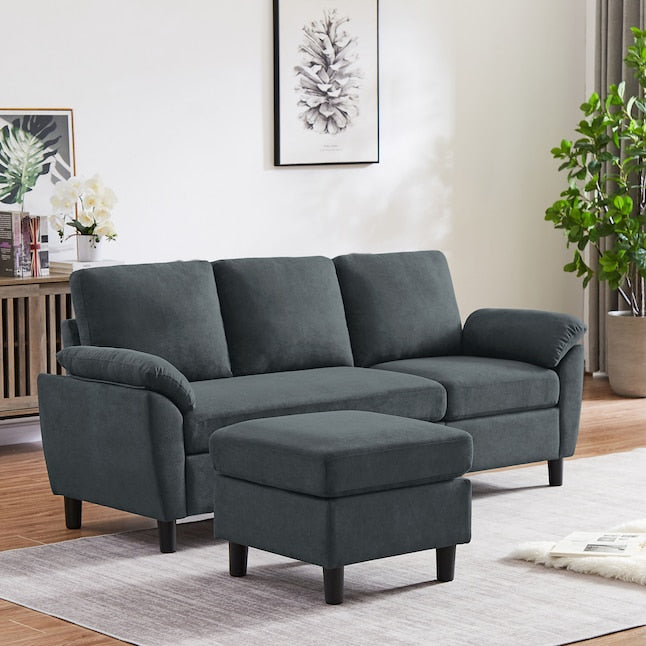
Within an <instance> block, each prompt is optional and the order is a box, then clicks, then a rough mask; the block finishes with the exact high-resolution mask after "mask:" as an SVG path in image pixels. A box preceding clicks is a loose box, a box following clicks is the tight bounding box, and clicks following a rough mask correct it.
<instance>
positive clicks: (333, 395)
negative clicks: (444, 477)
mask: <svg viewBox="0 0 646 646" xmlns="http://www.w3.org/2000/svg"><path fill="white" fill-rule="evenodd" d="M191 386H192V388H193V391H194V392H195V397H196V404H195V408H194V409H193V410H191V411H189V412H188V413H187V414H186V415H185V417H184V436H185V442H186V451H187V453H189V454H195V453H203V452H207V451H208V446H209V445H208V442H209V437H210V436H211V433H213V431H216V430H217V429H219V428H222V427H223V426H227V425H229V424H235V423H236V422H242V421H245V420H248V419H258V418H262V417H276V416H278V415H293V414H297V413H314V412H318V411H325V410H343V409H348V410H367V411H373V412H376V413H387V414H390V415H400V416H402V417H411V418H414V419H421V420H428V421H433V420H438V419H442V417H443V416H444V413H445V412H446V391H445V390H444V388H443V387H442V386H441V385H440V384H438V383H436V382H433V381H431V380H429V379H423V378H421V377H417V376H415V375H396V374H394V373H387V372H385V371H382V370H370V369H369V368H350V367H343V366H341V367H336V368H314V369H311V370H297V371H288V372H276V373H271V374H261V375H246V376H242V377H232V378H230V379H216V380H212V381H202V382H193V383H192V384H191Z"/></svg>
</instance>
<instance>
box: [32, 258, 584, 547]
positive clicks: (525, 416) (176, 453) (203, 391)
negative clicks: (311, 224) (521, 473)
mask: <svg viewBox="0 0 646 646" xmlns="http://www.w3.org/2000/svg"><path fill="white" fill-rule="evenodd" d="M71 288H72V299H73V305H74V311H75V317H76V318H75V319H74V320H72V321H67V322H65V323H64V328H63V334H64V339H65V346H66V347H65V349H64V350H62V351H61V352H60V353H59V361H60V363H61V364H62V365H63V367H64V368H65V369H66V371H67V374H66V375H63V376H55V375H41V376H40V377H39V382H38V389H39V403H40V412H41V428H42V435H43V448H44V452H45V457H46V461H47V468H48V471H49V477H50V482H51V486H52V490H53V492H54V493H56V494H59V495H62V496H63V497H64V498H65V510H66V523H67V525H68V527H77V526H79V525H80V522H81V509H82V501H89V502H95V503H98V504H102V505H107V506H111V507H114V508H118V509H123V510H125V511H129V512H132V513H136V514H141V515H144V516H149V517H151V518H155V519H157V521H158V524H159V528H160V548H161V550H162V551H174V549H175V522H176V520H178V519H180V518H184V517H186V516H190V515H195V514H201V513H206V512H210V511H212V510H213V489H212V487H213V467H212V461H211V459H210V457H209V454H208V446H209V438H210V437H211V435H212V434H213V433H217V432H218V429H220V428H223V427H225V426H229V425H231V424H234V423H237V422H243V421H246V420H250V419H262V418H268V417H277V416H283V415H292V414H299V413H312V412H321V411H333V410H363V411H371V412H376V413H384V414H390V415H396V416H399V417H408V418H414V419H420V420H424V421H432V422H439V423H443V424H447V425H449V426H455V427H457V428H461V429H464V430H467V431H468V432H469V433H471V434H472V436H473V440H474V449H475V455H474V469H482V468H490V467H497V466H506V465H510V464H520V463H524V462H529V461H537V460H548V462H549V464H550V465H551V466H550V481H551V482H552V484H558V483H559V469H560V467H561V465H562V458H563V457H565V456H567V455H571V454H572V452H573V451H574V447H575V444H576V434H577V431H578V420H579V411H580V403H581V385H582V375H583V368H582V352H581V347H580V346H578V345H576V343H577V341H578V339H579V338H580V336H581V334H582V332H583V327H582V325H581V324H580V323H579V322H578V321H576V320H575V319H572V318H571V317H565V316H563V315H559V314H552V313H544V312H528V311H514V310H481V311H480V312H477V313H474V314H473V315H472V316H471V317H470V318H469V319H467V321H466V323H465V326H464V329H463V328H462V325H461V319H460V315H459V312H458V309H457V304H456V301H455V296H454V293H453V286H452V284H451V277H450V273H449V269H448V265H447V263H446V259H445V258H444V256H443V255H442V254H441V253H440V252H436V251H429V252H408V253H399V254H353V255H348V256H342V257H339V258H336V259H335V260H334V261H332V260H330V259H329V258H324V257H305V258H247V259H236V260H220V261H215V262H213V263H210V262H206V261H189V262H171V263H155V264H150V265H121V266H117V267H102V268H95V269H88V270H82V271H80V272H76V273H75V274H73V275H72V278H71Z"/></svg>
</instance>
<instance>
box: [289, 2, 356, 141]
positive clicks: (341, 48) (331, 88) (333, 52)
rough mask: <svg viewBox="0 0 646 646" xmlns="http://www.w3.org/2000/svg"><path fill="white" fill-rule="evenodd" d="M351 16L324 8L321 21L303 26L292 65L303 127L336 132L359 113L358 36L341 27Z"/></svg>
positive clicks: (319, 131)
mask: <svg viewBox="0 0 646 646" xmlns="http://www.w3.org/2000/svg"><path fill="white" fill-rule="evenodd" d="M349 20H350V19H349V18H346V17H343V18H339V17H337V11H336V9H332V10H325V11H324V12H323V19H322V20H314V21H313V22H311V23H310V24H309V25H305V26H304V27H303V33H304V38H303V42H302V43H301V45H300V46H299V48H298V52H299V55H300V61H299V62H300V64H299V65H297V66H296V67H295V68H294V71H295V72H296V77H297V79H298V84H297V86H296V91H297V93H298V105H299V106H302V107H304V108H305V110H304V111H303V112H301V113H300V114H299V117H300V118H301V119H302V121H303V123H304V125H305V127H306V128H308V129H310V130H313V131H314V132H318V133H321V134H330V135H336V134H339V133H340V132H343V131H344V130H345V129H346V128H347V127H348V126H350V125H351V123H352V120H353V119H354V118H355V117H356V116H357V115H358V114H359V106H358V100H359V94H358V90H359V88H360V80H361V78H362V73H361V70H360V69H359V68H358V67H357V61H358V54H357V51H356V50H357V39H356V37H354V38H353V37H351V36H350V35H349V34H348V32H347V31H346V30H345V29H344V28H343V25H344V24H345V23H347V22H348V21H349Z"/></svg>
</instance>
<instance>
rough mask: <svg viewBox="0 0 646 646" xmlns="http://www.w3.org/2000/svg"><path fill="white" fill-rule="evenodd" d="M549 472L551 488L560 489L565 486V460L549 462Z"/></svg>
mask: <svg viewBox="0 0 646 646" xmlns="http://www.w3.org/2000/svg"><path fill="white" fill-rule="evenodd" d="M547 470H548V473H549V478H550V487H560V486H561V485H562V484H563V458H559V459H558V460H548V461H547Z"/></svg>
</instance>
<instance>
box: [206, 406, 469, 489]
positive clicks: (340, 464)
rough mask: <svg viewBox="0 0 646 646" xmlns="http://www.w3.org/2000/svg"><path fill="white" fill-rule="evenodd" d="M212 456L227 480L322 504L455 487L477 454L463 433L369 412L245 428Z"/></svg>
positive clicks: (232, 432) (224, 439) (220, 434)
mask: <svg viewBox="0 0 646 646" xmlns="http://www.w3.org/2000/svg"><path fill="white" fill-rule="evenodd" d="M209 448H210V451H211V458H212V461H213V466H214V467H215V470H216V471H218V472H219V473H221V474H223V475H226V476H230V477H232V478H238V479H241V480H247V481H250V482H255V483H257V484H263V485H268V486H271V487H277V488H279V489H285V490H288V491H296V492H299V493H304V494H309V495H313V496H319V497H325V498H336V497H339V496H348V495H352V494H358V493H364V492H367V491H380V490H385V489H393V488H397V487H407V486H412V485H416V484H420V485H421V484H428V483H431V482H439V481H442V480H451V479H453V478H456V477H458V476H461V475H462V474H463V473H465V472H466V471H468V470H469V469H470V467H471V460H472V453H473V446H472V440H471V436H470V435H469V434H468V433H466V432H465V431H461V430H458V429H454V428H451V427H448V426H444V425H440V424H432V423H430V422H422V421H419V420H414V419H408V418H404V417H395V416H393V415H383V414H380V413H370V412H364V411H330V412H321V413H305V414H302V415H287V416H282V417H271V418H264V419H256V420H249V421H245V422H240V423H238V424H232V425H231V426H226V427H224V428H221V429H219V430H217V431H215V432H214V433H213V435H211V439H210V442H209Z"/></svg>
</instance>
